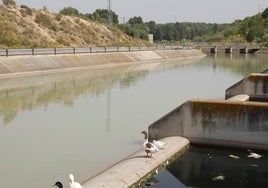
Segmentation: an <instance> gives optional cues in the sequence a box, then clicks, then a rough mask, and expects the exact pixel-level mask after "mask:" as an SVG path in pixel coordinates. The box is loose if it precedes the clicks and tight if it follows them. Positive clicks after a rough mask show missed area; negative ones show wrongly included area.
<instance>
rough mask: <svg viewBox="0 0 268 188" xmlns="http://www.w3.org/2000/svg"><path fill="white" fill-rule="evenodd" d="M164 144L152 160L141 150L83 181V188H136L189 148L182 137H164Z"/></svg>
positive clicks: (187, 142) (186, 141)
mask: <svg viewBox="0 0 268 188" xmlns="http://www.w3.org/2000/svg"><path fill="white" fill-rule="evenodd" d="M161 141H163V142H165V143H166V147H165V149H164V150H160V151H159V152H157V153H155V154H153V158H148V157H146V155H145V151H144V150H143V149H141V150H139V151H137V152H136V153H134V154H132V155H130V156H129V157H127V158H125V159H123V160H122V161H120V162H118V163H117V164H115V165H113V166H112V167H110V168H108V169H106V170H104V171H103V172H101V173H100V174H98V175H96V176H94V177H92V178H90V179H89V180H87V181H85V182H84V183H83V184H82V185H83V188H91V187H94V188H105V187H107V188H126V187H132V186H133V187H138V186H137V185H136V184H138V183H139V182H140V181H141V180H142V179H143V178H145V177H146V176H147V175H149V174H150V173H151V172H153V173H154V172H155V170H156V169H157V168H160V167H161V166H162V165H163V166H164V165H166V164H167V161H168V160H172V158H173V157H176V156H178V155H180V154H182V153H183V152H185V150H187V149H188V148H189V141H188V140H187V139H185V138H183V137H178V136H175V137H166V138H163V139H161Z"/></svg>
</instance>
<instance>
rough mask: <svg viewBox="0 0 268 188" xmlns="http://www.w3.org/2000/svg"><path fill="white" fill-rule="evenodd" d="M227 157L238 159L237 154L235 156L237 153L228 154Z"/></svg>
mask: <svg viewBox="0 0 268 188" xmlns="http://www.w3.org/2000/svg"><path fill="white" fill-rule="evenodd" d="M229 157H231V158H233V159H240V157H239V156H237V155H232V154H230V155H229Z"/></svg>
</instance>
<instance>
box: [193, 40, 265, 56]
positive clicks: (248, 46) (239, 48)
mask: <svg viewBox="0 0 268 188" xmlns="http://www.w3.org/2000/svg"><path fill="white" fill-rule="evenodd" d="M190 45H192V46H196V47H200V48H201V50H202V51H204V52H210V53H218V52H224V53H233V52H239V53H245V54H247V53H255V52H257V51H258V50H260V49H261V48H262V47H263V46H264V43H204V42H200V43H190Z"/></svg>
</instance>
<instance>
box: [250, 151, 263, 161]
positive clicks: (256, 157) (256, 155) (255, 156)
mask: <svg viewBox="0 0 268 188" xmlns="http://www.w3.org/2000/svg"><path fill="white" fill-rule="evenodd" d="M248 152H249V155H248V157H252V158H255V159H259V158H261V157H262V155H260V154H257V153H254V152H252V151H251V150H250V149H248Z"/></svg>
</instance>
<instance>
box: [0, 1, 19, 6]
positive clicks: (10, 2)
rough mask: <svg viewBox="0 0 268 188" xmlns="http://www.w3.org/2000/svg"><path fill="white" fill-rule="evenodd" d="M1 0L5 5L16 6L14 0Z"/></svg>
mask: <svg viewBox="0 0 268 188" xmlns="http://www.w3.org/2000/svg"><path fill="white" fill-rule="evenodd" d="M2 2H3V4H4V5H6V6H16V2H15V1H14V0H2Z"/></svg>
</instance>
